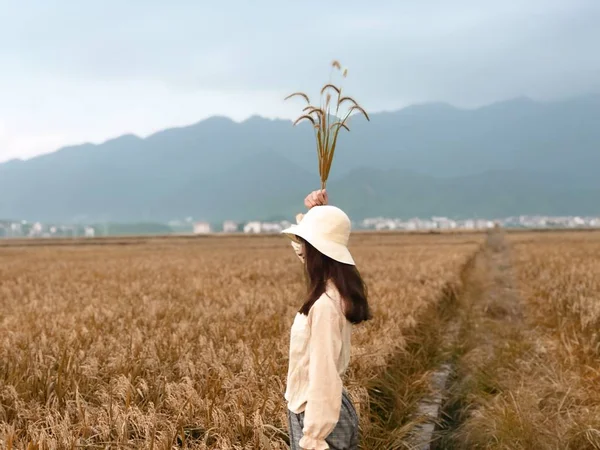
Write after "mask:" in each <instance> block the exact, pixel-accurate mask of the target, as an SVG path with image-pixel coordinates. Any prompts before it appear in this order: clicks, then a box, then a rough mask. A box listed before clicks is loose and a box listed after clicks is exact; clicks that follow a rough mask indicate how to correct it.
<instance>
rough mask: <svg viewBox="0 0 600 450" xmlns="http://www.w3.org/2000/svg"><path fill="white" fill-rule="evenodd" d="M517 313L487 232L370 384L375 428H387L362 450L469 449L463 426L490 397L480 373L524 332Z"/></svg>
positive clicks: (495, 239)
mask: <svg viewBox="0 0 600 450" xmlns="http://www.w3.org/2000/svg"><path fill="white" fill-rule="evenodd" d="M522 309H523V308H522V302H521V299H520V296H519V294H518V290H517V289H516V283H515V279H514V276H513V272H512V268H511V265H510V254H509V248H508V246H507V244H506V241H505V239H504V235H503V233H502V231H500V230H493V231H490V233H489V234H488V236H487V239H486V241H485V242H484V243H483V244H482V246H481V247H480V248H479V249H478V250H477V251H476V252H475V253H474V254H473V255H472V256H471V258H470V259H469V260H468V261H467V262H466V263H465V265H464V266H463V268H462V270H461V274H460V281H459V282H458V283H456V284H452V283H450V284H448V285H446V286H445V288H444V289H443V291H442V292H441V293H440V298H439V300H438V301H437V302H435V304H432V305H431V307H430V308H428V310H426V311H424V312H423V314H422V317H421V318H420V319H419V320H418V323H419V326H417V327H414V328H413V329H412V330H410V332H409V333H408V335H407V336H406V341H407V347H406V349H405V351H404V352H403V353H401V354H400V355H398V357H397V358H395V359H394V360H393V362H392V364H391V365H390V366H389V368H388V370H387V372H386V373H385V374H384V375H383V376H382V378H381V379H380V380H376V383H375V384H374V385H373V386H372V389H371V392H370V397H371V400H372V402H373V404H375V405H378V404H381V405H383V407H382V408H381V409H380V410H379V411H380V412H381V414H382V417H381V419H382V420H380V422H382V423H385V424H388V425H387V426H385V427H383V428H382V429H381V430H380V431H381V436H378V435H374V436H373V437H374V439H372V440H371V441H369V442H364V443H363V445H364V448H369V449H373V450H380V449H381V450H394V449H412V450H440V449H457V448H461V449H462V448H465V449H466V448H469V447H468V446H464V445H462V444H461V443H460V442H461V440H462V436H461V435H460V433H461V426H462V423H463V421H464V420H466V418H467V417H469V414H470V413H471V412H472V411H473V408H475V407H476V402H474V401H473V398H474V397H477V396H480V395H481V394H482V391H483V393H484V394H485V393H488V394H492V395H493V393H494V392H495V387H494V386H493V385H489V386H487V385H486V381H485V368H486V367H487V366H489V365H494V364H503V363H504V362H505V359H504V358H503V357H501V355H503V354H504V352H505V351H506V348H505V345H506V343H507V342H514V341H515V336H516V335H517V334H518V333H520V330H522V329H523V326H522V321H523V313H522ZM388 411H393V412H392V413H391V414H389V413H386V412H388ZM375 413H378V410H377V409H376V410H375ZM383 416H385V417H383Z"/></svg>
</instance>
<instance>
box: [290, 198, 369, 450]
mask: <svg viewBox="0 0 600 450" xmlns="http://www.w3.org/2000/svg"><path fill="white" fill-rule="evenodd" d="M304 203H305V205H306V206H307V208H308V209H309V211H308V212H307V213H306V214H305V215H304V216H303V217H302V218H300V217H299V218H298V224H297V225H294V226H292V227H290V228H288V229H287V230H284V231H283V233H285V234H286V235H287V236H288V237H289V238H291V240H292V245H293V247H294V250H295V251H296V254H297V255H298V257H299V258H300V259H301V260H302V261H303V262H304V268H305V272H306V278H307V284H308V291H307V295H306V300H305V302H304V304H303V305H302V306H301V307H300V309H299V311H298V313H297V314H296V317H295V319H294V323H293V325H292V329H291V333H290V361H289V369H288V376H287V387H286V392H285V399H286V400H287V405H288V419H289V431H290V448H291V449H292V450H300V449H304V450H324V449H332V450H342V449H344V450H353V449H358V417H357V414H356V410H355V409H354V406H353V404H352V401H351V400H350V397H349V396H348V393H347V391H346V389H345V388H344V386H343V384H342V378H341V377H342V376H343V375H344V373H345V371H346V369H347V367H348V363H349V360H350V335H351V329H352V325H353V324H358V323H361V322H363V321H366V320H369V319H370V318H371V313H370V310H369V304H368V302H367V292H366V287H365V284H364V282H363V280H362V278H361V276H360V274H359V272H358V270H357V269H356V267H355V264H354V259H353V258H352V255H351V254H350V252H349V250H348V247H347V245H348V239H349V237H350V219H348V216H347V215H346V214H345V213H344V212H343V211H342V210H341V209H339V208H336V207H334V206H330V205H327V193H326V192H325V191H314V192H312V193H311V194H309V195H308V197H306V199H305V200H304Z"/></svg>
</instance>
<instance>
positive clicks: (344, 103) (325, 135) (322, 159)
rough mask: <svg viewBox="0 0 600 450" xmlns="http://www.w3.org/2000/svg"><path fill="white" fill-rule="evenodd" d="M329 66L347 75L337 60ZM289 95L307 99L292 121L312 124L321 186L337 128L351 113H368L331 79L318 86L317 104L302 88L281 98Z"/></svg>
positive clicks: (325, 178) (335, 139)
mask: <svg viewBox="0 0 600 450" xmlns="http://www.w3.org/2000/svg"><path fill="white" fill-rule="evenodd" d="M331 66H332V73H333V71H334V70H337V71H340V72H342V76H343V77H344V78H346V76H347V75H348V69H344V70H343V71H342V66H341V65H340V63H339V62H338V61H333V63H332V64H331ZM332 94H333V95H335V96H336V97H337V98H336V99H335V100H334V103H335V112H334V113H333V114H332V111H331V107H332ZM293 97H302V98H303V99H304V100H305V101H306V103H307V106H306V107H305V108H304V109H303V110H302V113H303V114H302V115H301V116H300V117H298V119H296V121H295V122H294V125H297V124H298V123H300V122H303V121H308V122H310V123H311V124H312V126H313V128H314V132H315V138H316V141H317V157H318V160H319V175H320V176H321V188H322V189H325V187H326V184H327V178H328V177H329V171H330V170H331V163H332V162H333V155H334V154H335V148H336V145H337V140H338V135H339V133H340V130H341V129H342V128H343V129H345V130H346V131H350V128H349V127H348V119H349V118H350V116H351V115H352V114H353V113H359V114H362V115H363V116H365V118H366V119H367V120H370V119H369V115H368V114H367V112H366V111H365V110H364V109H363V108H362V107H361V106H360V105H359V104H358V103H357V102H356V101H355V100H354V99H353V98H352V97H348V96H343V95H342V87H341V86H336V85H335V84H333V82H332V81H331V79H330V81H329V82H328V83H327V84H325V85H324V86H323V87H322V88H321V101H320V106H319V107H316V106H313V105H311V103H310V99H309V97H308V95H306V94H305V93H304V92H294V93H293V94H291V95H288V96H287V97H286V98H285V99H286V100H288V99H290V98H293ZM340 112H341V114H340Z"/></svg>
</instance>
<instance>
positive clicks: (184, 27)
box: [0, 0, 600, 161]
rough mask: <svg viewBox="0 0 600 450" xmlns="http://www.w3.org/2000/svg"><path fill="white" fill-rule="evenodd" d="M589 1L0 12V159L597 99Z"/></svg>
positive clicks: (430, 0) (73, 3)
mask: <svg viewBox="0 0 600 450" xmlns="http://www.w3.org/2000/svg"><path fill="white" fill-rule="evenodd" d="M599 24H600V0H498V1H491V0H452V1H447V0H411V1H408V0H389V1H378V0H370V1H369V2H367V1H365V0H361V1H354V0H345V1H337V0H336V1H323V0H320V1H313V0H303V1H294V2H292V1H286V0H254V1H251V0H247V1H241V0H238V1H233V0H218V1H214V0H213V1H210V2H209V1H205V0H188V1H184V0H172V1H169V2H167V1H164V0H162V1H158V0H143V1H142V0H127V1H125V0H120V1H117V0H102V1H92V0H54V1H49V0H0V64H1V66H0V161H5V160H8V159H12V158H30V157H32V156H34V155H37V154H41V153H46V152H50V151H54V150H56V149H57V148H59V147H61V146H63V145H67V144H78V143H82V142H102V141H104V140H106V139H109V138H112V137H116V136H118V135H120V134H123V133H135V134H137V135H140V136H146V135H148V134H151V133H152V132H154V131H157V130H160V129H163V128H167V127H170V126H176V125H179V126H180V125H186V124H191V123H195V122H198V121H199V120H202V119H204V118H206V117H208V116H211V115H226V116H229V117H231V118H233V119H234V120H238V121H239V120H243V119H245V118H247V117H249V116H251V115H254V114H259V115H262V116H265V117H284V118H290V117H292V116H295V115H297V113H298V110H299V108H298V106H299V105H298V104H293V103H284V102H283V97H285V95H287V94H288V93H290V92H293V91H296V90H299V89H301V90H306V91H308V92H309V93H313V92H317V90H318V88H319V87H320V86H321V84H322V83H323V82H324V81H326V80H327V78H328V76H329V64H330V62H331V60H332V59H334V58H335V59H339V60H340V61H341V63H342V64H343V65H344V66H347V67H348V69H349V76H348V79H347V80H346V82H345V86H346V87H347V89H348V92H349V93H350V94H351V95H353V96H354V97H355V98H357V100H359V102H360V103H361V104H363V106H365V107H366V109H367V110H369V111H371V112H375V111H381V110H395V109H399V108H401V107H403V106H406V105H408V104H411V103H421V102H429V101H444V102H449V103H452V104H454V105H456V106H462V107H475V106H480V105H484V104H487V103H491V102H494V101H500V100H506V99H509V98H512V97H517V96H522V95H526V96H529V97H532V98H534V99H539V100H552V99H557V98H563V97H568V96H575V95H581V94H586V93H600V52H599V51H598V46H599V43H600V25H599Z"/></svg>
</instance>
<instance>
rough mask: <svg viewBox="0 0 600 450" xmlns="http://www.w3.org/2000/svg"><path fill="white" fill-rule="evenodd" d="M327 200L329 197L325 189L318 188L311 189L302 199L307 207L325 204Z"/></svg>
mask: <svg viewBox="0 0 600 450" xmlns="http://www.w3.org/2000/svg"><path fill="white" fill-rule="evenodd" d="M328 201H329V198H328V196H327V191H326V190H325V189H319V190H317V191H312V192H311V193H310V194H308V195H307V196H306V198H305V199H304V205H305V206H306V207H307V208H308V209H311V208H312V207H313V206H322V205H326V204H327V202H328Z"/></svg>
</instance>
